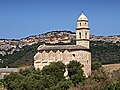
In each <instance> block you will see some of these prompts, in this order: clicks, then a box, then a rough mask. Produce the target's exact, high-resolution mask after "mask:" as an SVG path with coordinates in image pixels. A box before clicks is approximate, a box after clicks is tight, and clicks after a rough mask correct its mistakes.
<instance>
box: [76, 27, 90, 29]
mask: <svg viewBox="0 0 120 90" xmlns="http://www.w3.org/2000/svg"><path fill="white" fill-rule="evenodd" d="M82 29H87V30H90V28H84V27H82V28H76V30H82Z"/></svg>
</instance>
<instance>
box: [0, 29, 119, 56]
mask: <svg viewBox="0 0 120 90" xmlns="http://www.w3.org/2000/svg"><path fill="white" fill-rule="evenodd" d="M72 41H75V32H72V31H67V30H63V31H50V32H46V33H43V34H38V35H30V36H28V37H25V38H21V39H0V54H1V55H2V56H4V55H7V54H13V52H15V51H20V49H21V48H23V47H24V46H29V45H33V44H37V43H39V42H45V43H51V44H55V43H61V42H62V43H71V42H72ZM90 41H104V42H112V43H117V42H120V35H112V36H111V35H110V36H96V35H90Z"/></svg>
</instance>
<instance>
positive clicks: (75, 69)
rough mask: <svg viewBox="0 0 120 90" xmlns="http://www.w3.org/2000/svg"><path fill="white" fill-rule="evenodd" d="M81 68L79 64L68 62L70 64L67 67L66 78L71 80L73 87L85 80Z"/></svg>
mask: <svg viewBox="0 0 120 90" xmlns="http://www.w3.org/2000/svg"><path fill="white" fill-rule="evenodd" d="M82 67H83V65H81V64H80V62H77V61H70V63H69V64H68V65H67V68H68V76H69V77H70V80H72V82H73V84H74V85H76V84H78V83H79V82H82V81H83V80H84V79H85V77H84V72H83V70H82Z"/></svg>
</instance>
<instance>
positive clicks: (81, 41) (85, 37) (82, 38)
mask: <svg viewBox="0 0 120 90" xmlns="http://www.w3.org/2000/svg"><path fill="white" fill-rule="evenodd" d="M89 43H90V28H89V27H88V19H87V17H86V16H85V15H84V13H83V12H82V14H81V15H80V17H79V18H78V20H77V28H76V45H81V46H83V47H85V48H87V49H89V48H90V47H89Z"/></svg>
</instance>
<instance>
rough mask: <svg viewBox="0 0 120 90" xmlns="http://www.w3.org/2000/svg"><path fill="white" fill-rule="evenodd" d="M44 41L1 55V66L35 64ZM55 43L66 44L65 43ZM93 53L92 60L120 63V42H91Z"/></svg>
mask: <svg viewBox="0 0 120 90" xmlns="http://www.w3.org/2000/svg"><path fill="white" fill-rule="evenodd" d="M43 43H44V42H43ZM43 43H38V44H34V45H31V46H26V47H24V48H22V49H21V50H20V51H19V52H14V53H13V54H12V55H6V56H4V57H2V56H0V57H1V59H2V60H3V62H2V63H0V67H6V66H9V67H20V66H24V65H33V61H34V55H35V53H36V52H37V48H38V46H39V45H41V44H43ZM69 44H71V45H73V44H75V41H72V42H71V43H67V44H65V45H69ZM49 45H50V44H49ZM53 45H64V43H58V44H53ZM91 53H92V61H99V62H101V63H102V64H113V63H120V43H110V42H101V41H94V42H91Z"/></svg>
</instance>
